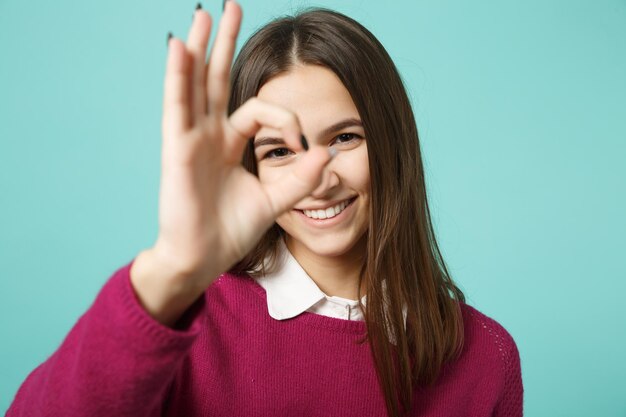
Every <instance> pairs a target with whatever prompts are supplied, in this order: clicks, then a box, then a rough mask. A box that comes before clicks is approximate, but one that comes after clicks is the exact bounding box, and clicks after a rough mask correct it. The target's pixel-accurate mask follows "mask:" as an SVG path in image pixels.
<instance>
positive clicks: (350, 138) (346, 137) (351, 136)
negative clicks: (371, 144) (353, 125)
mask: <svg viewBox="0 0 626 417" xmlns="http://www.w3.org/2000/svg"><path fill="white" fill-rule="evenodd" d="M359 139H363V137H362V136H359V135H357V134H355V133H342V134H341V135H339V136H337V137H335V140H333V143H332V144H333V145H334V144H335V143H338V144H343V143H351V142H356V141H357V140H359Z"/></svg>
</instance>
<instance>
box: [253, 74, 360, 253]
mask: <svg viewBox="0 0 626 417" xmlns="http://www.w3.org/2000/svg"><path fill="white" fill-rule="evenodd" d="M258 97H259V98H260V99H262V100H264V101H267V102H270V103H273V104H277V105H279V106H282V107H284V108H286V109H289V110H291V111H293V112H295V113H296V115H297V116H298V119H299V120H300V125H301V126H302V131H303V133H304V135H305V136H306V138H307V140H308V142H309V145H310V146H332V147H334V148H335V149H336V150H337V151H338V152H337V155H336V156H335V158H334V159H333V160H332V161H331V162H330V163H329V164H328V166H327V169H328V173H327V174H328V176H326V177H325V178H324V179H323V180H322V183H321V185H320V186H319V187H318V188H317V189H316V190H314V191H313V193H312V194H311V195H309V196H308V197H305V198H304V199H303V200H301V201H300V202H298V203H297V204H296V205H295V207H294V209H292V210H290V211H288V212H286V213H284V214H282V215H281V216H280V217H279V218H278V219H277V220H276V222H277V223H278V224H279V225H280V227H282V228H283V230H285V232H286V233H287V245H288V246H289V248H290V249H291V250H292V252H293V253H296V252H297V253H300V254H305V253H306V254H308V255H309V256H314V257H315V256H323V257H343V256H355V255H356V256H359V257H360V256H362V255H363V251H364V248H365V245H364V244H363V243H364V241H365V240H364V239H365V232H366V231H367V228H368V224H369V210H370V197H369V196H370V174H369V165H368V157H367V143H366V141H365V132H364V130H363V127H362V126H361V123H360V120H361V119H360V117H359V113H358V112H357V109H356V107H355V105H354V102H353V101H352V98H351V97H350V94H349V93H348V90H346V88H345V87H344V86H343V84H342V83H341V81H340V80H339V78H337V76H336V75H335V73H333V72H332V71H331V70H329V69H327V68H325V67H322V66H317V65H303V66H297V67H295V68H294V69H292V70H290V71H289V72H287V73H283V74H281V75H279V76H276V77H274V78H272V79H271V80H269V81H268V82H267V83H266V84H264V85H263V87H262V88H261V89H260V90H259V94H258ZM267 137H270V138H280V139H282V137H281V132H280V131H278V130H274V129H271V128H268V127H263V128H262V129H261V130H259V132H258V133H257V134H256V136H255V146H256V145H259V146H257V147H256V149H255V156H256V160H257V167H258V173H259V179H260V180H261V181H262V182H264V183H272V182H274V181H275V180H276V179H277V178H279V177H281V176H282V175H285V174H286V173H287V172H289V171H290V170H291V169H292V164H293V163H294V162H295V161H296V160H297V158H298V157H299V155H300V152H303V151H298V152H295V151H293V150H291V149H289V148H288V147H286V146H285V144H284V143H282V144H263V143H261V141H260V140H259V139H261V138H267ZM265 142H268V141H265ZM359 243H360V244H359Z"/></svg>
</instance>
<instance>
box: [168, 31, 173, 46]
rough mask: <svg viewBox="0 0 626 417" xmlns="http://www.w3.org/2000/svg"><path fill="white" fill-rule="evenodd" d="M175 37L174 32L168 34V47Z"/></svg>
mask: <svg viewBox="0 0 626 417" xmlns="http://www.w3.org/2000/svg"><path fill="white" fill-rule="evenodd" d="M173 37H174V35H172V32H167V46H170V40H171V39H172V38H173Z"/></svg>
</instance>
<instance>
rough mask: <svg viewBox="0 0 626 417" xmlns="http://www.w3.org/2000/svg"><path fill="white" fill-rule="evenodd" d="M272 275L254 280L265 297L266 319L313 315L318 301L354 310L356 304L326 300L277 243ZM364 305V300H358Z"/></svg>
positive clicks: (349, 301)
mask: <svg viewBox="0 0 626 417" xmlns="http://www.w3.org/2000/svg"><path fill="white" fill-rule="evenodd" d="M279 245H280V248H279V251H278V259H277V261H276V269H275V272H273V273H270V274H266V275H264V276H260V277H257V278H256V281H257V282H258V283H259V285H261V287H263V289H265V292H266V294H267V309H268V312H269V315H270V316H271V317H272V318H274V319H276V320H286V319H290V318H293V317H296V316H298V315H299V314H302V313H304V312H305V311H307V310H311V311H313V312H316V308H314V306H315V305H316V304H318V303H319V302H320V301H321V300H324V299H326V300H328V301H331V302H334V303H340V304H344V305H349V306H351V307H352V308H355V307H357V306H358V301H356V300H348V299H345V298H342V297H337V296H332V297H331V296H327V295H326V294H324V292H323V291H322V290H320V289H319V287H318V286H317V284H316V283H315V281H313V279H312V278H311V277H310V276H309V275H308V274H307V273H306V271H305V270H304V269H303V268H302V266H300V264H299V263H298V261H297V260H296V259H295V258H294V257H293V255H292V254H291V252H289V250H288V249H287V246H286V245H285V243H284V242H283V241H282V240H281V242H280V243H279ZM361 302H362V303H365V296H364V297H363V298H362V300H361Z"/></svg>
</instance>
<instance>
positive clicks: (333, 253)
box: [290, 234, 365, 258]
mask: <svg viewBox="0 0 626 417" xmlns="http://www.w3.org/2000/svg"><path fill="white" fill-rule="evenodd" d="M290 240H291V247H292V248H293V249H294V250H295V251H306V252H309V253H310V254H312V255H315V256H320V257H325V258H326V257H328V258H335V257H341V256H345V255H349V254H350V255H354V256H361V255H362V254H361V253H360V252H361V251H364V250H365V237H364V236H363V235H362V236H360V237H356V236H337V235H335V234H326V235H324V236H310V237H306V238H305V237H302V238H300V237H299V236H291V239H290Z"/></svg>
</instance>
